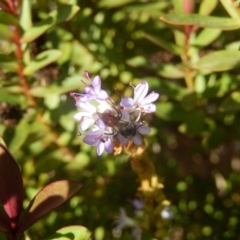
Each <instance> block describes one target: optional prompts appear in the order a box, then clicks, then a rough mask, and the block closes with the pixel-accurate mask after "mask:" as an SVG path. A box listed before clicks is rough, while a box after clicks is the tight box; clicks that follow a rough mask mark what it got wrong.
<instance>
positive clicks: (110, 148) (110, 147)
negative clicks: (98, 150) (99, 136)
mask: <svg viewBox="0 0 240 240" xmlns="http://www.w3.org/2000/svg"><path fill="white" fill-rule="evenodd" d="M104 146H105V150H106V151H107V152H108V153H112V152H113V142H112V139H111V138H108V140H107V141H106V142H105V143H104Z"/></svg>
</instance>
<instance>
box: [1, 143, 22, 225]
mask: <svg viewBox="0 0 240 240" xmlns="http://www.w3.org/2000/svg"><path fill="white" fill-rule="evenodd" d="M0 166H1V167H0V183H1V184H0V200H1V202H2V204H3V207H4V209H5V211H6V213H7V215H8V217H9V218H10V222H11V228H12V229H16V228H17V222H18V218H19V215H20V214H21V212H22V203H23V181H22V176H21V172H20V169H19V166H18V165H17V163H16V161H15V159H14V158H13V157H12V156H11V154H10V153H9V152H8V150H7V148H6V147H4V146H3V145H2V144H0Z"/></svg>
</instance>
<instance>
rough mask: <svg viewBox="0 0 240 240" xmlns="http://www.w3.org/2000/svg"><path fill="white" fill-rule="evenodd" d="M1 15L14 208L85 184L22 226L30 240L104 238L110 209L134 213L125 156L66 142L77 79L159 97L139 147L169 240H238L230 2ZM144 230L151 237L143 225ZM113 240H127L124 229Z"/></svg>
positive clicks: (70, 3) (0, 63)
mask: <svg viewBox="0 0 240 240" xmlns="http://www.w3.org/2000/svg"><path fill="white" fill-rule="evenodd" d="M9 6H12V7H11V8H10V7H9ZM0 7H1V10H0V121H1V124H0V135H1V136H2V138H3V139H4V141H5V142H6V144H7V146H8V148H9V150H10V151H11V153H12V154H13V155H14V156H15V158H16V159H17V161H18V163H19V165H20V166H21V170H22V174H23V179H24V187H25V205H26V206H27V204H28V202H29V200H30V199H31V198H32V197H33V196H34V195H35V194H36V192H37V191H38V190H39V189H40V188H42V187H43V186H44V185H46V184H47V183H49V182H52V181H54V180H60V179H71V180H76V181H79V182H81V183H83V184H84V188H83V189H82V190H81V191H80V192H79V193H78V194H77V195H76V196H74V197H73V198H72V199H71V200H69V201H68V202H67V203H66V204H64V205H63V206H62V207H60V208H58V209H57V210H56V211H53V212H52V213H51V214H48V215H47V216H46V217H44V219H42V220H41V221H39V222H37V223H36V224H35V225H33V227H31V228H30V230H29V231H28V233H27V234H28V236H29V237H30V238H31V239H44V236H46V235H47V234H50V233H53V232H54V231H55V230H56V229H58V228H61V227H63V226H67V225H72V224H80V225H83V226H85V227H87V228H88V229H90V230H91V231H92V232H93V238H94V239H97V240H101V239H115V238H114V237H113V235H112V229H113V228H114V227H115V225H114V217H115V216H116V215H118V214H119V209H120V208H124V209H126V211H127V212H128V213H129V215H131V214H132V212H133V206H132V204H131V203H130V202H131V200H133V199H134V198H135V197H136V192H137V189H138V187H139V182H138V181H137V175H136V174H135V173H134V172H133V171H132V169H131V166H130V164H129V160H128V156H127V155H126V154H125V153H124V152H122V153H121V154H120V155H117V156H114V155H110V154H106V153H105V154H104V155H103V156H101V157H97V156H96V151H95V149H94V148H92V147H90V146H88V145H86V144H84V143H83V142H82V137H81V136H77V132H78V126H77V125H78V123H76V122H75V121H74V120H73V115H74V114H75V113H76V112H77V111H78V110H77V109H76V107H75V102H74V100H73V99H72V98H71V97H70V96H69V93H70V92H71V91H75V92H81V91H83V88H84V84H83V83H82V82H81V80H85V77H84V74H83V71H84V70H88V71H89V72H90V73H91V74H92V75H93V76H95V75H100V76H101V79H102V86H103V89H105V90H107V91H108V92H109V93H112V98H113V99H115V100H116V99H119V98H120V97H119V93H121V94H122V95H130V94H131V88H130V87H129V85H128V84H129V83H130V82H133V83H134V84H135V85H136V84H138V83H139V82H140V80H142V79H145V80H147V81H148V83H149V85H150V88H151V91H155V92H158V93H160V94H161V96H160V99H159V100H158V102H157V112H156V116H154V117H152V118H150V119H148V125H149V126H150V127H151V128H152V132H151V135H150V136H149V137H148V138H147V140H146V142H147V151H148V153H149V155H150V156H151V160H152V161H153V163H154V165H155V168H156V171H157V173H158V175H159V177H160V178H161V179H162V181H163V184H164V186H165V188H164V193H165V195H166V198H167V199H168V200H170V201H171V204H172V207H171V211H172V212H173V213H174V219H173V220H171V221H168V230H169V236H170V238H169V239H195V240H196V239H238V238H240V230H239V229H240V222H239V219H240V209H239V206H240V191H239V189H240V188H239V187H240V175H239V173H240V158H239V155H240V125H239V122H240V112H239V110H240V92H239V88H240V71H239V63H240V52H239V47H240V40H239V38H240V34H239V29H240V24H239V21H240V7H239V5H238V3H237V1H236V2H234V1H230V0H220V1H218V0H211V1H207V0H196V1H194V0H192V1H191V0H182V1H181V0H171V1H169V0H145V1H143V0H142V1H137V0H136V1H135V0H114V1H113V0H98V1H94V0H51V1H49V0H33V1H30V0H22V1H20V0H19V1H17V0H16V1H13V0H5V1H1V3H0ZM79 8H80V9H79ZM184 13H185V14H184ZM160 17H161V19H159V18H160ZM115 89H117V90H115ZM9 171H11V169H9ZM166 221H167V220H166ZM147 232H149V234H150V236H152V237H148V239H153V238H154V236H155V230H154V228H152V229H148V231H147ZM155 237H156V236H155ZM116 239H117V238H116ZM120 239H132V237H131V235H130V232H129V231H128V230H126V231H125V230H124V231H123V235H122V237H120ZM146 239H147V238H146Z"/></svg>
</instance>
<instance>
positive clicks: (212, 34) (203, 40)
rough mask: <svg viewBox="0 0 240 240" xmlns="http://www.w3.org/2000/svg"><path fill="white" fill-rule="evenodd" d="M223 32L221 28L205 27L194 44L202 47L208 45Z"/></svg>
mask: <svg viewBox="0 0 240 240" xmlns="http://www.w3.org/2000/svg"><path fill="white" fill-rule="evenodd" d="M221 33H222V30H221V29H211V28H204V29H203V30H202V31H201V32H200V33H199V34H198V35H197V37H196V39H194V40H193V42H192V44H193V45H196V46H200V47H205V46H208V45H209V44H210V43H212V42H213V41H215V40H216V39H217V38H218V37H219V36H220V34H221Z"/></svg>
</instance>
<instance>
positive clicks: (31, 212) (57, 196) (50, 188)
mask: <svg viewBox="0 0 240 240" xmlns="http://www.w3.org/2000/svg"><path fill="white" fill-rule="evenodd" d="M81 188H82V185H81V184H79V183H78V182H74V181H69V180H62V181H56V182H53V183H50V184H48V185H47V186H45V187H44V188H43V189H42V190H41V191H40V192H38V193H37V195H36V196H35V198H34V199H33V200H32V201H31V203H30V205H29V207H28V209H27V210H26V212H25V214H24V216H23V217H22V219H20V223H19V224H20V226H19V232H24V231H25V230H27V229H28V228H29V227H30V226H31V225H32V224H33V223H35V222H36V221H37V220H38V219H40V218H41V217H43V216H44V215H45V214H47V213H49V212H50V211H52V210H53V209H55V208H56V207H59V206H60V205H62V204H63V203H64V202H66V201H67V200H68V199H69V198H71V197H72V196H73V195H74V194H76V193H77V192H78V191H79V190H80V189H81Z"/></svg>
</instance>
